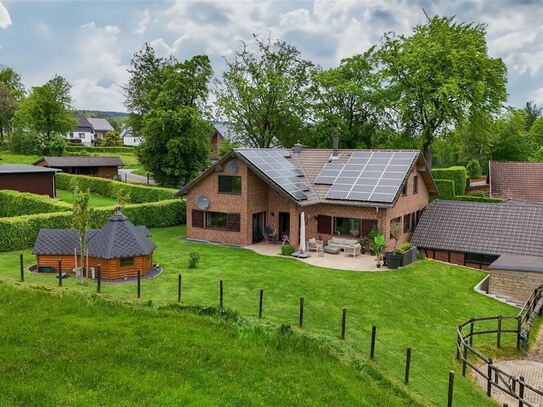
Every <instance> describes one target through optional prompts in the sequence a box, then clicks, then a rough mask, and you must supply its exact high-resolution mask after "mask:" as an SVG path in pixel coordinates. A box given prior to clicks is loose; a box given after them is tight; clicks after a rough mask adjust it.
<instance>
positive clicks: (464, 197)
mask: <svg viewBox="0 0 543 407" xmlns="http://www.w3.org/2000/svg"><path fill="white" fill-rule="evenodd" d="M454 200H455V201H470V202H487V203H500V202H503V199H500V198H490V197H489V196H477V195H457V196H455V197H454Z"/></svg>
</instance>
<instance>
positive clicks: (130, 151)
mask: <svg viewBox="0 0 543 407" xmlns="http://www.w3.org/2000/svg"><path fill="white" fill-rule="evenodd" d="M64 151H65V152H69V153H77V152H81V151H86V152H87V153H125V154H134V153H135V152H136V150H135V148H134V147H130V146H122V147H120V146H119V147H88V146H79V145H74V144H71V145H70V144H68V145H67V146H66V147H65V148H64Z"/></svg>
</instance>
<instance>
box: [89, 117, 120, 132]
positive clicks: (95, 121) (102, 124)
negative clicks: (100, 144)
mask: <svg viewBox="0 0 543 407" xmlns="http://www.w3.org/2000/svg"><path fill="white" fill-rule="evenodd" d="M87 121H88V122H89V123H90V125H91V126H92V128H93V129H94V131H113V130H114V128H113V126H112V125H111V124H110V123H109V122H108V121H107V120H106V119H99V118H93V117H89V118H88V119H87Z"/></svg>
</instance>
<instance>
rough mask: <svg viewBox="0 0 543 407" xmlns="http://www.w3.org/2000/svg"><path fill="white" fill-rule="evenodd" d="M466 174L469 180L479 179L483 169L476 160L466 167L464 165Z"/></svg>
mask: <svg viewBox="0 0 543 407" xmlns="http://www.w3.org/2000/svg"><path fill="white" fill-rule="evenodd" d="M466 172H467V174H468V177H469V178H470V179H474V178H481V177H482V176H483V169H482V168H481V164H479V161H477V160H471V161H470V162H469V163H468V165H466Z"/></svg>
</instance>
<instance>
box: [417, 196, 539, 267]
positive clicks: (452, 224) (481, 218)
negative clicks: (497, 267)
mask: <svg viewBox="0 0 543 407" xmlns="http://www.w3.org/2000/svg"><path fill="white" fill-rule="evenodd" d="M411 243H413V244H414V245H415V246H418V247H420V248H426V249H436V250H447V251H449V250H450V251H456V252H464V253H478V254H488V255H495V256H499V255H502V254H514V255H523V256H541V255H543V205H541V204H537V203H530V202H520V201H505V202H502V203H499V204H491V203H481V202H462V201H441V200H435V201H433V202H432V203H431V204H429V205H428V206H427V207H426V209H425V210H424V212H423V214H422V216H421V219H420V222H419V224H418V225H417V228H416V230H415V232H414V233H413V237H412V239H411Z"/></svg>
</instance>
